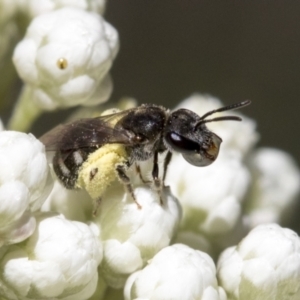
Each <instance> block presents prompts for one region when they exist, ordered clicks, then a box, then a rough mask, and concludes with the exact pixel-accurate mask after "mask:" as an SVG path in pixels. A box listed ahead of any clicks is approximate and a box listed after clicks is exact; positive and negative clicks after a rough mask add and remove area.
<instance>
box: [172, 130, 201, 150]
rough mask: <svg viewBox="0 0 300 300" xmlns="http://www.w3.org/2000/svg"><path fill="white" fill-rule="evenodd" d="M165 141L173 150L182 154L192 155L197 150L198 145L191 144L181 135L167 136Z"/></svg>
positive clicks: (191, 142) (173, 133)
mask: <svg viewBox="0 0 300 300" xmlns="http://www.w3.org/2000/svg"><path fill="white" fill-rule="evenodd" d="M166 140H167V142H168V144H170V146H171V147H172V149H173V150H175V151H177V152H179V153H181V154H183V153H186V154H189V153H194V152H195V151H198V150H199V144H198V143H196V142H193V141H191V140H189V139H187V138H184V137H183V136H182V135H179V134H177V133H175V132H171V133H169V134H167V136H166Z"/></svg>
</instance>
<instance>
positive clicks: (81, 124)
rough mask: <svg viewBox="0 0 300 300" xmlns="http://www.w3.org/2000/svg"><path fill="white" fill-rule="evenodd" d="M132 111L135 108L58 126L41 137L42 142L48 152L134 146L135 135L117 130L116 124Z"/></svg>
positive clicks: (120, 129)
mask: <svg viewBox="0 0 300 300" xmlns="http://www.w3.org/2000/svg"><path fill="white" fill-rule="evenodd" d="M132 110H134V108H133V109H131V110H126V111H121V112H118V113H115V114H111V115H105V116H100V117H96V118H86V119H80V120H77V121H74V122H71V123H68V124H65V125H58V126H56V127H54V128H53V129H52V130H50V131H48V132H47V133H45V134H44V135H43V136H42V137H40V141H41V142H42V143H43V144H44V145H45V146H46V150H48V151H55V150H58V149H60V150H71V149H79V148H85V147H100V146H102V145H104V144H111V143H118V144H124V145H132V144H133V143H134V134H133V133H132V132H131V131H128V130H125V129H122V128H115V124H116V123H117V122H118V121H119V120H121V119H122V118H123V117H124V116H125V115H127V114H128V112H129V111H132Z"/></svg>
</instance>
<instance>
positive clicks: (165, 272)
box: [124, 244, 227, 300]
mask: <svg viewBox="0 0 300 300" xmlns="http://www.w3.org/2000/svg"><path fill="white" fill-rule="evenodd" d="M124 294H125V299H126V300H133V299H143V300H150V299H156V300H166V299H172V300H177V299H178V300H190V299H199V300H218V299H220V300H221V299H222V300H225V299H227V298H226V294H225V292H224V290H223V289H222V288H220V287H218V283H217V279H216V268H215V265H214V263H213V260H212V259H211V258H210V257H209V256H208V255H207V254H206V253H204V252H201V251H198V250H194V249H191V248H189V247H187V246H185V245H182V244H176V245H172V246H169V247H166V248H164V249H163V250H161V251H160V252H159V253H157V254H156V255H155V256H154V257H153V259H152V260H151V261H150V262H149V264H148V265H147V266H146V267H145V268H144V269H143V270H141V271H138V272H136V273H134V274H132V275H131V276H130V277H129V278H128V280H127V282H126V286H125V290H124Z"/></svg>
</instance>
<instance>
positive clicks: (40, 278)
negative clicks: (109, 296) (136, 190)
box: [1, 214, 102, 300]
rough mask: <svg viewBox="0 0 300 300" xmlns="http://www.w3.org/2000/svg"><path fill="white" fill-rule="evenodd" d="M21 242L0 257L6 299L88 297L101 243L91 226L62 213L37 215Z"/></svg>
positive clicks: (68, 299) (77, 298)
mask: <svg viewBox="0 0 300 300" xmlns="http://www.w3.org/2000/svg"><path fill="white" fill-rule="evenodd" d="M37 220H38V223H37V228H36V230H35V232H34V233H33V235H32V236H31V237H30V238H29V239H28V240H27V241H25V242H24V243H22V244H18V245H14V246H10V247H8V248H7V249H6V252H5V253H4V254H3V256H2V257H1V274H2V277H1V278H2V280H3V283H4V284H5V285H6V287H7V290H8V291H7V293H8V292H9V294H12V295H15V298H11V297H10V298H9V299H18V300H23V299H24V300H25V299H35V300H44V299H53V300H54V299H63V300H71V299H72V300H84V299H88V298H89V297H90V296H91V295H92V294H93V293H94V291H95V289H96V285H97V279H98V273H97V266H98V264H99V263H100V261H101V259H102V247H101V244H100V242H99V240H98V238H97V236H95V234H94V229H93V230H91V228H90V227H89V226H87V225H86V224H84V223H80V222H74V221H68V220H66V219H65V218H64V217H63V216H50V215H47V214H44V215H41V216H39V217H38V218H37Z"/></svg>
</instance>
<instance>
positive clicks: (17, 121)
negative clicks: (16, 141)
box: [7, 85, 42, 132]
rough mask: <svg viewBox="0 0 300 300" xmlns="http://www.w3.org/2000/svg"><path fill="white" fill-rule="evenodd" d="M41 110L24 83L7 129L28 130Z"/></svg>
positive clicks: (30, 90)
mask: <svg viewBox="0 0 300 300" xmlns="http://www.w3.org/2000/svg"><path fill="white" fill-rule="evenodd" d="M41 113H42V110H41V108H40V107H38V105H37V104H35V103H34V101H33V95H32V89H31V88H30V87H28V86H27V85H24V87H23V89H22V91H21V94H20V97H19V99H18V101H17V103H16V105H15V107H14V110H13V113H12V116H11V118H10V120H9V122H8V126H7V127H8V129H9V130H17V131H24V132H25V131H28V130H29V129H30V128H31V126H32V124H33V123H34V121H35V120H36V119H37V118H38V117H39V116H40V114H41Z"/></svg>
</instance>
